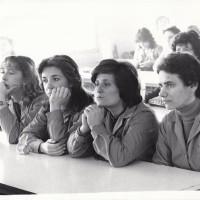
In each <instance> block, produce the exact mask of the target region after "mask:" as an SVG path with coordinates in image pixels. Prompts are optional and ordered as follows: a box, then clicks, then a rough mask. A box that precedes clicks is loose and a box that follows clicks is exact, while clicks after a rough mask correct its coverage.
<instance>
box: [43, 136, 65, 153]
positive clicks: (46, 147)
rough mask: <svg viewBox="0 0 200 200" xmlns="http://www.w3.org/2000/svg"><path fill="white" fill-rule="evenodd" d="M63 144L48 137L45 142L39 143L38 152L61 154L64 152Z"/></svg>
mask: <svg viewBox="0 0 200 200" xmlns="http://www.w3.org/2000/svg"><path fill="white" fill-rule="evenodd" d="M65 149H66V147H65V145H64V144H60V143H59V142H56V141H55V140H53V139H48V140H47V141H46V142H43V143H41V145H40V152H41V153H45V154H48V155H52V156H61V155H63V154H64V152H65Z"/></svg>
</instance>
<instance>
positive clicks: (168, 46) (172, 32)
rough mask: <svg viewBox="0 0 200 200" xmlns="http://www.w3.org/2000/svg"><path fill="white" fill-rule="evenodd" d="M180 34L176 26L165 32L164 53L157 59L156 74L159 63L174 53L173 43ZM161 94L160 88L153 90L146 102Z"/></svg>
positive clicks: (155, 64) (166, 29) (147, 95)
mask: <svg viewBox="0 0 200 200" xmlns="http://www.w3.org/2000/svg"><path fill="white" fill-rule="evenodd" d="M179 32H180V29H179V28H177V27H176V26H170V27H167V28H165V29H164V30H163V36H164V38H165V44H166V45H165V46H164V47H163V51H162V53H161V54H160V56H159V57H158V58H157V59H156V61H155V63H154V65H153V70H154V71H155V72H156V70H157V66H158V65H159V63H160V62H161V61H162V60H163V59H164V58H165V57H166V56H167V55H168V54H169V53H171V52H172V41H173V38H174V36H175V35H176V34H178V33H179ZM159 92H160V88H159V87H157V88H156V89H155V90H153V91H152V92H151V93H149V94H146V95H145V98H144V102H145V103H148V102H149V100H150V99H152V98H154V97H157V96H158V94H159Z"/></svg>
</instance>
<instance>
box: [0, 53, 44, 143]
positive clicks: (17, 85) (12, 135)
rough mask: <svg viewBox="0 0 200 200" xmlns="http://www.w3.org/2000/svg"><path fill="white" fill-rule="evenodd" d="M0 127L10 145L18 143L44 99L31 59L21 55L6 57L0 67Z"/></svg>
mask: <svg viewBox="0 0 200 200" xmlns="http://www.w3.org/2000/svg"><path fill="white" fill-rule="evenodd" d="M0 70H1V74H2V79H3V80H2V81H1V82H0V126H1V129H2V131H3V132H4V133H6V134H7V137H8V141H9V143H11V144H16V143H17V142H18V137H19V135H20V133H21V132H22V131H23V129H24V128H25V127H26V126H27V125H28V124H29V123H30V122H31V121H32V119H33V118H34V117H35V115H36V114H37V112H38V111H39V110H40V108H41V106H42V103H43V101H44V100H45V99H46V98H47V97H46V95H45V94H43V92H42V89H41V88H40V86H39V79H38V75H37V72H36V70H35V64H34V62H33V61H32V60H31V59H30V58H29V57H25V56H9V57H7V58H5V60H4V61H3V63H2V64H1V67H0Z"/></svg>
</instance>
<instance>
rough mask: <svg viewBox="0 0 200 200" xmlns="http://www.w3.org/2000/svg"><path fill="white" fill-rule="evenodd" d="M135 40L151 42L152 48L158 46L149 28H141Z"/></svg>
mask: <svg viewBox="0 0 200 200" xmlns="http://www.w3.org/2000/svg"><path fill="white" fill-rule="evenodd" d="M135 41H136V42H137V43H138V42H147V41H148V42H149V44H150V49H153V48H155V46H156V42H155V40H154V38H153V35H152V34H151V32H150V31H149V29H147V28H141V29H139V30H138V32H137V33H136V39H135Z"/></svg>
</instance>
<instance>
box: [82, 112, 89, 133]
mask: <svg viewBox="0 0 200 200" xmlns="http://www.w3.org/2000/svg"><path fill="white" fill-rule="evenodd" d="M89 130H90V127H89V125H88V122H87V117H86V114H85V113H83V114H82V125H81V127H80V131H81V133H83V134H84V133H87V132H88V131H89Z"/></svg>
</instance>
